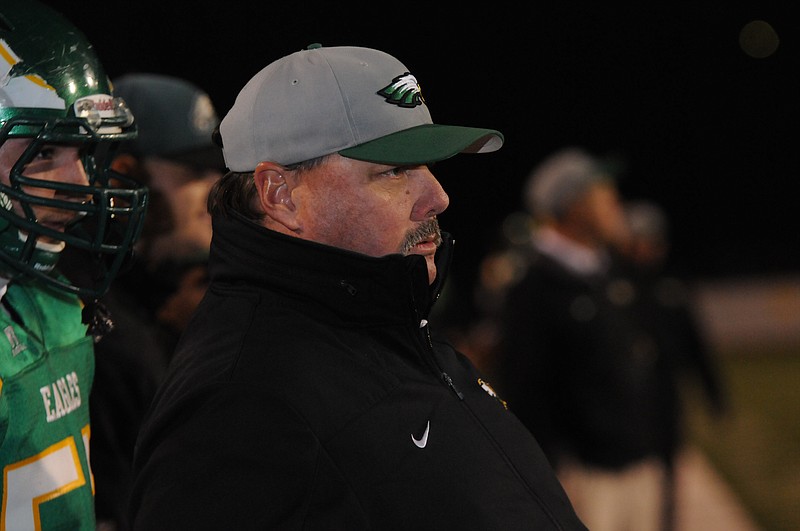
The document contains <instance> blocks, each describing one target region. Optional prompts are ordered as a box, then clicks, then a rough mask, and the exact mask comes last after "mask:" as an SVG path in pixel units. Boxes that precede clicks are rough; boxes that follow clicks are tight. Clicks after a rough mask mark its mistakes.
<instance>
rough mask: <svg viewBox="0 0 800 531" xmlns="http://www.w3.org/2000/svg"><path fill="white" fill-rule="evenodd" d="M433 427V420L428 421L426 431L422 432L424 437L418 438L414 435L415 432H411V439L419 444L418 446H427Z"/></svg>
mask: <svg viewBox="0 0 800 531" xmlns="http://www.w3.org/2000/svg"><path fill="white" fill-rule="evenodd" d="M430 429H431V421H428V425H427V426H425V433H423V434H422V437H421V438H419V439H417V438H416V437H414V434H413V433H412V434H411V440H412V441H414V444H416V445H417V448H425V446H427V445H428V432H429V431H430Z"/></svg>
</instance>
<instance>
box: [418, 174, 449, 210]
mask: <svg viewBox="0 0 800 531" xmlns="http://www.w3.org/2000/svg"><path fill="white" fill-rule="evenodd" d="M422 179H423V187H424V188H423V190H424V192H423V194H422V196H421V198H420V200H419V201H418V202H417V210H418V212H417V214H418V215H419V216H421V218H420V219H427V218H430V217H433V216H436V215H439V214H441V213H442V212H444V211H445V210H446V209H447V207H448V206H449V205H450V198H449V197H448V195H447V193H446V192H445V191H444V188H442V185H441V183H439V180H438V179H436V177H435V176H434V175H433V173H432V172H431V171H430V170H429V169H426V170H425V171H424V172H423V176H422Z"/></svg>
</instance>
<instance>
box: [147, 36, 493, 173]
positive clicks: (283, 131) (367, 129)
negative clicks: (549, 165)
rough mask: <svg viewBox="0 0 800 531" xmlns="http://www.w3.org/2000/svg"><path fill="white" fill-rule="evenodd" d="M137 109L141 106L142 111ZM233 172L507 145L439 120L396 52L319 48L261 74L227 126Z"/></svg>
mask: <svg viewBox="0 0 800 531" xmlns="http://www.w3.org/2000/svg"><path fill="white" fill-rule="evenodd" d="M134 112H135V111H134ZM220 134H221V140H222V145H223V153H224V155H225V162H226V164H227V166H228V168H229V169H230V170H232V171H240V172H246V171H253V170H254V169H255V167H256V166H257V165H258V163H259V162H261V161H265V160H268V161H272V162H277V163H279V164H283V165H290V164H295V163H297V162H303V161H305V160H309V159H313V158H317V157H321V156H323V155H328V154H331V153H337V152H338V153H339V154H341V155H342V156H345V157H348V158H352V159H357V160H364V161H369V162H377V163H384V164H398V165H401V164H423V163H428V162H435V161H439V160H443V159H446V158H449V157H452V156H453V155H456V154H457V153H487V152H491V151H496V150H498V149H500V147H501V146H502V145H503V135H502V134H501V133H499V132H498V131H494V130H491V129H476V128H471V127H459V126H450V125H438V124H434V123H433V121H432V120H431V116H430V113H429V112H428V107H427V105H426V104H425V100H424V99H423V98H422V94H421V92H420V87H419V84H418V83H417V80H416V78H414V76H412V75H411V74H410V73H409V69H408V68H406V67H405V66H404V65H403V64H402V63H401V62H400V61H398V60H397V59H395V58H394V57H392V56H391V55H389V54H387V53H384V52H381V51H378V50H373V49H370V48H361V47H353V46H341V47H330V48H323V47H321V46H320V45H311V46H309V47H308V48H307V49H305V50H301V51H299V52H295V53H293V54H290V55H287V56H286V57H283V58H281V59H279V60H277V61H275V62H273V63H271V64H270V65H268V66H267V67H265V68H264V69H263V70H261V71H260V72H259V73H257V74H256V75H255V76H254V77H253V78H252V79H251V80H250V81H249V82H248V83H247V84H246V85H245V86H244V88H243V89H242V91H241V92H240V93H239V95H238V96H237V98H236V101H235V102H234V104H233V107H232V108H231V110H230V112H229V113H228V114H227V116H225V118H223V120H222V124H221V125H220Z"/></svg>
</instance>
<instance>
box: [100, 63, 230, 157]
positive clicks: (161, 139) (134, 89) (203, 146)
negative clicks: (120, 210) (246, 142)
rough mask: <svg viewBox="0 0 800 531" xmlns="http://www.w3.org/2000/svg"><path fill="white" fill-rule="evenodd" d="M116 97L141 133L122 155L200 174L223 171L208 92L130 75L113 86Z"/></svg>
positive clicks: (158, 77)
mask: <svg viewBox="0 0 800 531" xmlns="http://www.w3.org/2000/svg"><path fill="white" fill-rule="evenodd" d="M113 88H114V95H115V96H120V97H122V99H124V100H125V102H126V103H127V104H128V107H130V109H131V111H132V112H133V116H134V118H135V120H136V125H137V127H138V131H139V134H138V137H137V139H136V140H133V141H130V142H127V143H126V144H124V145H123V148H122V150H123V151H127V152H129V153H132V154H133V155H136V156H137V157H147V156H154V157H160V158H164V159H169V160H174V161H176V162H181V163H185V164H190V165H193V166H197V167H201V168H218V169H220V170H222V169H224V168H225V161H224V159H223V157H222V151H221V150H220V148H219V146H217V145H216V144H214V143H213V141H212V139H211V135H212V133H213V132H214V129H215V128H216V127H217V125H218V124H219V118H218V116H217V112H216V110H215V109H214V105H213V104H212V102H211V98H210V97H209V96H208V94H207V93H206V92H204V91H203V90H201V89H200V88H198V87H197V86H195V85H194V84H192V83H190V82H188V81H186V80H183V79H179V78H176V77H172V76H166V75H160V74H148V73H130V74H126V75H124V76H122V77H120V78H118V79H116V80H114V81H113Z"/></svg>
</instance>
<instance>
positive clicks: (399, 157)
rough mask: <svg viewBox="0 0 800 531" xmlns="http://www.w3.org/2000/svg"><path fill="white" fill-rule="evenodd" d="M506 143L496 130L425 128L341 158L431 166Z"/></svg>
mask: <svg viewBox="0 0 800 531" xmlns="http://www.w3.org/2000/svg"><path fill="white" fill-rule="evenodd" d="M503 140H504V139H503V134H502V133H500V132H499V131H495V130H493V129H480V128H475V127H461V126H457V125H439V124H425V125H418V126H416V127H412V128H410V129H405V130H403V131H398V132H396V133H392V134H390V135H386V136H383V137H381V138H377V139H375V140H371V141H369V142H365V143H363V144H360V145H358V146H355V147H351V148H347V149H343V150H341V151H340V152H339V154H340V155H342V156H343V157H347V158H350V159H356V160H363V161H366V162H375V163H380V164H403V165H405V164H427V163H429V162H437V161H440V160H444V159H448V158H450V157H452V156H453V155H457V154H459V153H489V152H492V151H497V150H498V149H500V148H501V147H502V145H503Z"/></svg>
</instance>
